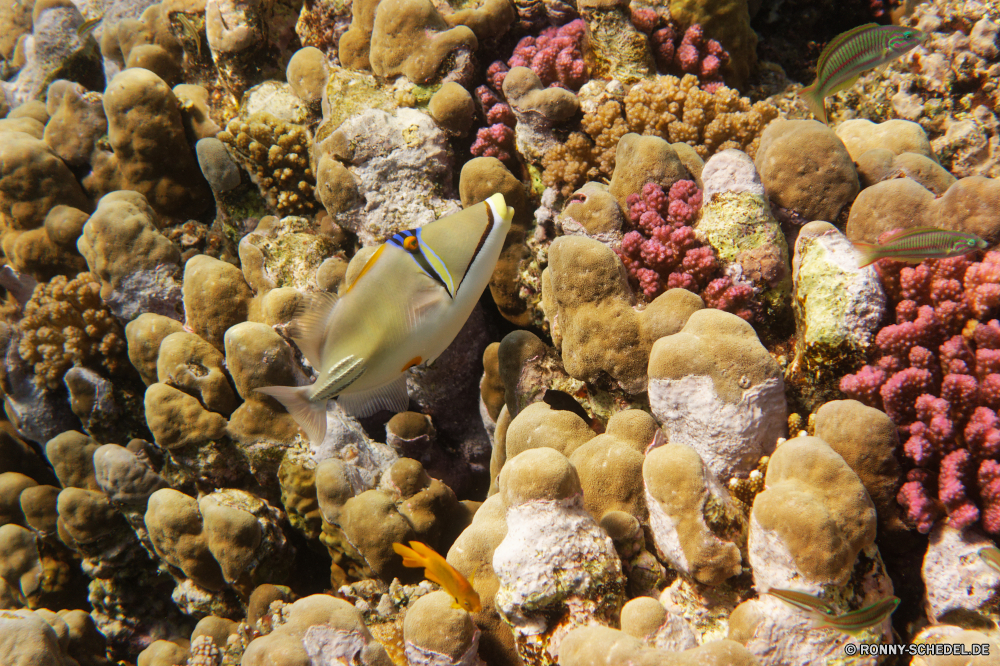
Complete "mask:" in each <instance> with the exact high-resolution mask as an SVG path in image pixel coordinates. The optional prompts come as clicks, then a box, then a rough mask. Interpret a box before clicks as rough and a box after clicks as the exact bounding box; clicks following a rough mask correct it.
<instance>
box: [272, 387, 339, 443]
mask: <svg viewBox="0 0 1000 666" xmlns="http://www.w3.org/2000/svg"><path fill="white" fill-rule="evenodd" d="M310 389H312V387H311V386H264V387H262V388H259V389H257V392H258V393H263V394H264V395H269V396H271V397H272V398H274V399H275V400H277V401H278V402H280V403H281V404H282V405H284V407H285V409H287V410H288V413H289V414H291V415H292V418H293V419H295V422H296V423H298V424H299V426H300V427H301V428H302V429H303V430H305V431H306V435H308V436H309V441H310V442H312V443H313V444H320V443H321V442H322V441H323V440H324V439H325V438H326V400H318V401H312V400H310V399H309V391H310Z"/></svg>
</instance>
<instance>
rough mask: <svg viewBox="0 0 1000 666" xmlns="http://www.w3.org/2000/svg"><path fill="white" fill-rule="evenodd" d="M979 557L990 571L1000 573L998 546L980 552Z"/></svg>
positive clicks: (988, 547) (999, 551)
mask: <svg viewBox="0 0 1000 666" xmlns="http://www.w3.org/2000/svg"><path fill="white" fill-rule="evenodd" d="M979 557H980V559H982V561H983V562H985V563H986V566H988V567H989V568H990V569H993V571H996V572H997V573H1000V550H998V549H997V547H996V546H987V547H986V548H982V549H980V551H979Z"/></svg>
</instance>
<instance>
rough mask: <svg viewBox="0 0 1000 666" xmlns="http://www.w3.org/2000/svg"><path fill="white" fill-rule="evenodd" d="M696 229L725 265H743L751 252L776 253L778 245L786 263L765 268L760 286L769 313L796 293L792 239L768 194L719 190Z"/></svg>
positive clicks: (780, 254) (779, 256)
mask: <svg viewBox="0 0 1000 666" xmlns="http://www.w3.org/2000/svg"><path fill="white" fill-rule="evenodd" d="M695 231H696V232H697V233H698V235H699V236H700V237H702V238H704V239H705V240H706V241H707V242H708V244H709V245H711V246H712V247H713V248H715V252H716V253H717V254H718V255H719V258H720V259H721V260H722V263H723V264H724V265H728V264H732V263H739V264H741V265H742V264H743V263H744V261H745V259H746V257H747V256H748V255H753V254H754V253H755V252H758V251H760V250H762V249H764V250H767V251H768V252H769V253H772V254H773V253H774V250H775V249H776V250H777V254H778V257H776V258H779V259H780V262H781V264H783V266H774V267H772V269H773V270H772V271H767V270H762V271H761V273H762V274H761V279H762V280H763V285H760V284H758V286H763V287H764V289H763V292H762V293H761V296H760V298H761V300H762V301H763V303H764V306H765V308H766V313H767V316H770V315H771V314H774V313H777V312H779V311H780V310H781V309H782V306H783V305H784V303H786V302H787V300H788V298H789V296H790V295H791V293H792V276H791V272H790V271H788V270H787V267H788V243H787V242H786V241H785V235H784V234H783V233H782V231H781V226H780V225H779V224H778V222H777V220H775V219H774V216H772V215H771V206H770V204H769V203H768V201H767V199H766V198H765V197H762V196H760V195H757V194H753V193H750V192H718V193H716V194H714V195H713V196H712V200H711V201H710V202H709V203H707V204H706V205H705V207H704V208H702V214H701V219H700V220H699V221H698V223H697V224H696V225H695ZM747 277H751V276H747ZM754 282H755V283H756V282H757V280H754Z"/></svg>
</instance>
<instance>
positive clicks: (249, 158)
mask: <svg viewBox="0 0 1000 666" xmlns="http://www.w3.org/2000/svg"><path fill="white" fill-rule="evenodd" d="M219 140H220V141H222V142H223V143H226V144H228V145H229V146H231V147H232V148H233V151H234V152H235V153H236V155H237V157H238V158H239V159H240V160H241V161H242V162H243V166H244V168H246V169H247V170H248V171H250V172H251V173H252V174H253V175H254V176H255V177H256V179H257V184H258V185H259V186H260V188H261V190H263V191H264V193H265V195H266V196H267V202H268V204H270V205H271V206H273V207H274V208H275V210H277V211H278V212H279V213H281V214H282V215H300V214H303V213H311V212H313V211H314V210H316V201H315V199H314V197H313V188H314V187H315V186H316V179H315V178H314V176H313V172H312V167H310V166H309V158H308V150H309V136H308V134H307V132H306V130H305V128H303V127H298V126H295V125H292V124H290V123H287V122H284V121H282V120H280V119H279V118H276V117H274V116H272V115H269V114H263V115H259V116H251V117H250V118H248V119H247V121H246V122H241V121H239V120H233V121H231V122H230V123H229V125H228V126H227V127H226V131H225V132H220V133H219Z"/></svg>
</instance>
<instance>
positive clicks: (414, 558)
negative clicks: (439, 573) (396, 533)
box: [392, 543, 427, 569]
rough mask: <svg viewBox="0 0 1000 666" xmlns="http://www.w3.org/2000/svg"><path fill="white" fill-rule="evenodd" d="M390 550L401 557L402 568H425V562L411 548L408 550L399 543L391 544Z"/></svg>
mask: <svg viewBox="0 0 1000 666" xmlns="http://www.w3.org/2000/svg"><path fill="white" fill-rule="evenodd" d="M392 549H393V550H394V551H396V553H397V554H398V555H401V556H402V557H403V566H404V567H410V568H413V569H417V568H420V567H426V566H427V562H426V560H425V559H424V558H423V557H422V556H421V555H420V553H418V552H416V551H415V550H413V549H412V548H408V547H407V546H404V545H403V544H401V543H394V544H392Z"/></svg>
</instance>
